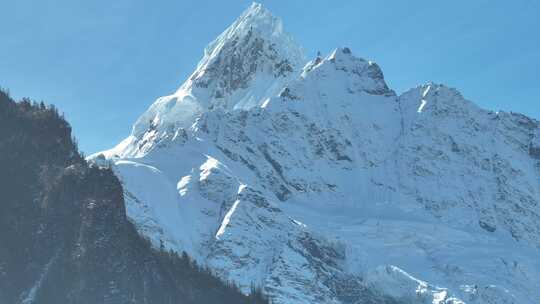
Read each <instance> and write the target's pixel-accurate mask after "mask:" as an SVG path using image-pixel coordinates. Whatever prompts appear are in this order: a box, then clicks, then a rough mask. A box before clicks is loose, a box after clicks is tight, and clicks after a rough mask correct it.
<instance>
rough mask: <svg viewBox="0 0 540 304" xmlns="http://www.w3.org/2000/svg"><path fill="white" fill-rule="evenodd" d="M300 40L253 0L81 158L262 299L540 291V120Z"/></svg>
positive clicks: (155, 221)
mask: <svg viewBox="0 0 540 304" xmlns="http://www.w3.org/2000/svg"><path fill="white" fill-rule="evenodd" d="M246 16H249V17H246ZM239 24H242V26H239ZM277 24H279V26H276V25H277ZM261 29H264V30H261ZM268 29H271V30H268ZM242 39H245V40H243V41H245V42H243V43H238V41H240V40H242ZM270 46H273V47H270ZM298 50H299V48H298V47H297V46H296V45H295V44H294V43H293V42H292V40H291V39H290V38H289V36H287V35H286V34H285V33H284V32H283V31H282V29H281V23H280V22H278V21H276V19H275V17H272V16H271V15H270V13H268V12H267V11H266V10H264V8H262V7H261V6H260V5H257V4H254V5H252V6H251V7H250V8H249V9H248V10H247V11H246V12H245V13H244V14H243V15H242V16H241V17H240V18H239V19H238V20H237V21H236V22H235V23H234V24H233V25H232V26H231V27H230V28H229V29H227V30H226V31H225V32H224V34H222V35H221V36H220V37H219V38H218V39H217V40H216V42H213V43H212V44H211V45H210V46H209V48H208V49H207V51H206V52H205V56H204V58H203V60H202V61H201V63H200V64H199V67H198V69H197V70H196V71H195V72H194V73H193V76H192V77H190V78H189V79H188V80H187V81H186V82H185V83H184V84H183V85H182V86H181V87H180V89H179V90H178V91H177V92H176V93H175V95H174V96H175V97H165V99H166V100H169V98H173V99H174V100H175V101H174V102H169V101H167V102H164V100H165V99H163V98H161V99H158V101H156V103H154V104H153V105H152V106H151V107H150V109H149V110H148V111H147V112H146V113H144V114H143V116H142V118H141V119H139V121H138V122H137V123H136V124H135V126H134V129H133V132H132V134H131V135H130V136H129V137H128V138H127V139H126V140H125V141H124V142H122V143H121V144H119V145H118V146H117V147H115V148H114V149H112V150H109V151H105V152H103V153H101V154H98V155H94V156H92V157H91V159H96V160H97V159H99V160H100V161H101V162H102V163H106V164H110V165H111V166H112V168H113V170H114V171H115V172H116V173H117V175H118V176H119V177H120V179H121V180H122V182H123V184H124V186H125V192H126V198H127V213H128V217H130V219H131V220H132V221H133V222H134V223H135V225H136V227H137V229H138V231H139V232H140V233H141V234H143V235H146V236H148V237H149V238H150V239H151V240H152V242H153V243H154V244H159V243H160V242H163V243H164V244H165V246H166V247H167V248H171V249H173V250H185V251H187V252H188V253H189V254H190V255H192V256H194V257H195V258H196V260H197V261H199V262H200V263H203V264H205V265H207V266H209V267H210V268H211V269H212V270H213V271H214V272H215V273H217V274H218V275H219V276H221V277H222V278H224V279H228V280H232V281H234V282H237V283H238V284H240V286H241V287H242V288H244V289H245V290H247V289H249V286H251V284H257V285H260V286H263V288H264V291H265V293H267V294H268V295H269V296H270V297H272V299H273V300H274V301H275V302H276V303H385V302H387V303H398V302H399V303H479V304H480V303H482V304H487V303H491V304H495V303H534V301H532V300H531V299H536V298H540V294H539V290H540V289H539V288H538V286H540V264H539V261H538V259H537V257H538V256H539V254H540V206H539V200H540V169H539V168H540V163H539V157H538V150H539V147H540V145H539V144H538V138H540V136H539V135H538V134H539V133H538V132H539V130H540V124H539V122H538V121H536V120H534V119H531V118H528V117H526V116H523V115H519V114H514V113H503V112H497V113H495V112H491V111H487V110H483V109H480V108H478V107H477V106H476V105H475V104H473V103H472V102H470V101H468V100H466V99H465V98H464V97H463V96H462V95H461V94H460V93H459V92H458V91H457V90H455V89H452V88H448V87H446V86H444V85H439V84H433V83H429V84H426V85H422V86H419V87H417V88H414V89H411V90H409V91H407V92H405V93H403V94H401V95H399V96H398V95H397V94H396V93H395V92H394V91H392V90H391V89H389V88H388V86H387V85H386V83H385V81H384V76H383V73H382V71H381V69H380V68H379V67H378V66H377V64H375V63H373V62H371V61H367V60H364V59H361V58H358V57H356V56H354V55H353V54H352V52H351V50H349V49H348V48H338V49H336V50H335V51H334V52H332V53H331V54H329V55H328V56H326V57H324V58H322V57H318V58H315V59H314V60H312V61H310V62H308V63H307V64H305V65H304V67H303V68H298V67H299V64H296V62H298V61H299V60H300V59H299V58H301V56H300V55H298ZM274 51H275V52H274ZM237 54H243V55H241V56H238V55H237ZM281 63H283V64H281ZM285 63H287V64H285ZM283 66H286V68H282V67H283ZM261 83H264V86H261ZM261 88H263V89H261ZM268 88H270V89H268ZM186 92H189V94H188V93H186ZM254 92H255V93H254ZM177 96H184V97H177ZM246 96H247V97H246ZM246 98H247V99H246ZM171 100H172V99H171ZM180 100H181V101H180ZM186 100H189V103H188V102H186ZM246 100H249V102H246ZM194 104H195V105H197V106H196V107H195V108H196V109H197V110H196V111H192V109H193V108H194V107H192V106H191V105H194ZM186 113H188V114H189V115H186ZM143 122H151V123H149V124H144V123H143Z"/></svg>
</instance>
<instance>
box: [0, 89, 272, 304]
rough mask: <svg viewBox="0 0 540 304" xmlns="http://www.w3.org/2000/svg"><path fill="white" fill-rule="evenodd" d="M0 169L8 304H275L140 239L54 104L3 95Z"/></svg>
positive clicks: (2, 292)
mask: <svg viewBox="0 0 540 304" xmlns="http://www.w3.org/2000/svg"><path fill="white" fill-rule="evenodd" d="M0 168H2V169H1V170H0V193H1V200H0V244H2V245H1V246H0V303H6V304H7V303H25V304H31V303H36V304H49V303H51V304H52V303H77V304H85V303H88V304H95V303H113V304H121V303H152V304H155V303H171V304H172V303H235V304H237V303H246V304H247V303H267V301H266V300H265V299H264V298H263V297H262V295H261V293H260V292H259V291H258V290H256V289H255V288H254V289H253V293H252V294H251V296H249V297H248V296H245V295H243V294H242V293H240V292H239V290H238V289H237V288H236V287H235V286H234V285H232V284H227V283H224V282H222V281H220V280H219V279H217V278H216V277H214V276H213V275H212V273H211V272H210V271H209V270H208V269H206V268H203V267H200V266H198V265H197V264H196V263H195V262H194V261H193V260H191V259H190V258H189V257H188V256H187V255H186V254H177V253H173V252H172V251H169V252H167V251H165V250H164V248H163V247H162V248H161V250H157V249H154V248H153V247H152V246H151V244H150V242H149V241H147V240H146V239H144V238H142V237H141V236H139V235H138V234H137V231H136V229H135V228H134V226H133V225H132V224H131V222H130V221H128V219H127V217H126V210H125V206H124V198H123V191H122V185H121V184H120V182H119V180H118V179H117V178H116V176H115V175H114V174H113V172H112V171H111V170H110V169H106V168H98V167H97V166H89V165H88V164H87V163H86V161H85V160H84V157H83V156H82V155H81V154H80V153H79V151H78V149H77V143H76V141H75V140H74V139H73V137H72V135H71V128H70V125H69V124H68V123H67V122H66V121H65V120H64V118H63V117H62V115H59V113H58V111H57V109H56V108H54V107H53V106H45V105H44V104H43V103H34V102H31V101H30V100H27V99H24V100H22V101H20V102H14V101H13V100H12V99H11V98H10V96H9V95H8V94H7V93H6V92H3V91H1V92H0Z"/></svg>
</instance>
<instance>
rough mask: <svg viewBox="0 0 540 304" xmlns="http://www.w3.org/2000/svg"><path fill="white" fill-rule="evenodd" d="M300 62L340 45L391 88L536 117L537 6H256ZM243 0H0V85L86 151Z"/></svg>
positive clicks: (481, 2) (176, 71) (114, 137)
mask: <svg viewBox="0 0 540 304" xmlns="http://www.w3.org/2000/svg"><path fill="white" fill-rule="evenodd" d="M260 2H262V3H263V4H264V5H265V6H266V7H267V8H269V9H270V10H271V11H272V12H273V13H274V14H275V15H277V16H280V17H281V18H282V19H283V22H284V25H285V28H286V30H287V31H288V32H290V33H291V34H292V35H293V36H294V37H295V38H296V40H297V41H298V42H299V43H300V44H301V45H303V47H304V48H305V50H306V55H307V56H308V58H309V57H312V56H313V55H314V54H316V52H317V50H320V51H321V52H323V53H327V52H329V51H330V50H332V49H333V48H335V47H337V46H349V47H351V49H352V51H353V53H354V54H356V55H358V56H361V57H364V58H367V59H371V60H374V61H376V62H377V63H379V65H380V66H381V67H382V69H383V72H384V74H385V77H386V79H387V82H388V83H389V85H390V86H391V87H392V88H393V89H394V90H396V91H397V92H398V93H400V92H402V91H404V90H406V89H407V88H410V87H413V86H415V85H417V84H420V83H424V82H427V81H434V82H437V83H444V84H447V85H449V86H453V87H456V88H458V89H460V90H461V92H462V93H463V94H464V95H465V97H467V98H468V99H470V100H473V101H475V102H476V103H477V104H479V105H481V106H483V107H485V108H489V109H493V110H507V111H515V112H522V113H525V114H527V115H529V116H532V117H535V118H537V119H539V118H540V98H539V95H540V1H536V0H522V1H521V0H516V1H487V0H475V1H470V0H468V1H465V0H463V1H413V0H411V1H397V0H396V1H381V0H373V1H367V0H363V1H360V0H355V1H352V0H351V1H307V0H306V1H278V0H274V1H260ZM250 3H251V1H243V0H234V1H233V0H227V1H207V0H197V1H179V0H160V1H150V0H148V1H142V0H139V1H135V0H132V1H128V0H114V1H111V0H92V1H89V0H84V1H83V0H55V1H52V0H32V1H30V0H1V3H0V10H1V11H2V14H1V15H2V17H1V18H0V37H1V38H0V39H1V41H2V43H1V45H0V86H1V87H4V88H8V89H9V90H10V92H11V94H12V95H13V96H14V97H16V98H20V97H23V96H28V97H31V98H33V99H37V100H44V101H46V102H48V103H54V104H56V105H57V106H58V107H59V108H60V109H61V110H62V111H64V112H65V114H66V116H67V118H68V120H69V121H70V122H71V124H72V125H73V127H74V131H75V135H76V136H77V137H78V138H79V142H80V146H81V148H82V149H83V150H84V151H85V152H86V153H92V152H96V151H99V150H102V149H106V148H109V147H112V146H113V145H114V144H116V143H117V142H119V141H120V140H121V139H122V138H124V137H126V136H127V135H128V134H129V131H130V129H131V125H132V123H133V122H134V121H135V120H136V118H137V117H138V116H139V115H140V114H141V113H142V112H143V111H144V110H145V109H146V108H147V107H148V106H149V105H150V104H151V103H152V102H153V101H154V99H155V98H156V97H158V96H161V95H166V94H170V93H172V92H173V91H175V89H176V88H177V87H178V86H179V85H180V84H181V83H182V82H183V80H184V79H185V78H186V77H187V76H188V75H189V74H190V73H191V72H192V71H193V69H194V67H195V66H196V64H197V62H198V61H199V59H200V58H201V56H202V52H203V48H204V47H205V46H206V44H207V43H208V42H210V41H211V40H212V39H214V38H215V37H216V36H217V35H218V34H219V33H221V31H223V30H224V29H225V28H226V27H227V26H228V25H229V24H230V23H231V22H232V21H233V20H234V19H235V18H236V17H237V16H238V15H239V14H240V13H241V12H242V11H243V10H244V9H245V8H246V7H247V6H248V5H249V4H250Z"/></svg>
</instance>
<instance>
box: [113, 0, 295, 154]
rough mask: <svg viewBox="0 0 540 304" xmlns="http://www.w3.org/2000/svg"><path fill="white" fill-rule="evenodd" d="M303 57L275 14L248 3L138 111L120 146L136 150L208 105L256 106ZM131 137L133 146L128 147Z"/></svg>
mask: <svg viewBox="0 0 540 304" xmlns="http://www.w3.org/2000/svg"><path fill="white" fill-rule="evenodd" d="M304 62H305V59H304V55H303V51H302V49H301V48H300V47H299V46H298V45H297V44H296V43H295V42H294V40H293V39H292V37H291V36H290V35H289V34H287V33H286V32H284V30H283V25H282V22H281V20H280V19H279V18H276V17H274V16H273V15H272V14H271V13H270V12H269V11H268V10H266V9H265V8H264V7H263V6H262V5H261V4H258V3H253V4H252V5H251V6H250V7H249V8H248V9H247V10H246V11H244V13H242V15H241V16H240V17H239V18H238V19H237V20H236V21H234V22H233V23H232V25H231V26H229V27H228V28H227V29H226V30H225V31H224V32H223V33H222V34H221V35H219V36H218V38H216V39H215V40H214V41H213V42H211V43H210V44H209V45H208V47H207V48H206V49H205V51H204V56H203V58H202V59H201V61H200V62H199V64H198V66H197V69H196V70H195V71H194V72H193V74H192V75H191V76H190V77H189V78H188V79H187V80H186V81H185V82H184V83H183V84H182V85H181V86H180V88H179V89H178V90H177V91H176V92H175V93H174V94H173V95H169V96H164V97H161V98H159V99H158V100H156V102H154V104H152V105H151V106H150V108H149V109H148V110H147V111H146V112H145V113H144V114H143V115H141V117H140V118H139V119H138V121H137V122H136V123H135V125H134V126H133V130H132V134H131V135H132V137H131V138H130V139H129V140H128V141H127V142H124V145H122V146H123V148H122V149H123V150H125V148H127V149H128V150H132V151H135V150H139V151H140V147H142V146H144V145H145V144H146V143H147V142H149V141H150V142H151V141H154V140H155V138H156V137H163V136H166V134H165V135H164V134H163V132H168V133H169V134H170V133H174V132H176V130H177V129H178V128H184V129H185V128H189V127H190V126H191V125H192V124H193V123H194V122H195V121H196V119H197V118H198V117H199V116H200V115H201V114H202V113H204V112H205V111H208V110H211V109H214V108H222V109H224V110H226V111H230V110H234V109H249V108H252V107H254V106H258V105H260V104H261V103H262V102H263V101H264V98H265V97H267V96H273V95H275V94H277V93H278V92H279V90H280V89H281V88H282V86H283V84H284V83H286V82H287V81H288V80H290V79H291V78H293V77H295V76H296V75H298V74H299V73H300V70H301V67H302V65H303V63H304ZM158 133H159V134H158ZM134 142H137V145H138V146H139V147H133V143H134ZM125 143H128V144H125ZM122 154H124V153H122Z"/></svg>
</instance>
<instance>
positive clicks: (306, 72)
mask: <svg viewBox="0 0 540 304" xmlns="http://www.w3.org/2000/svg"><path fill="white" fill-rule="evenodd" d="M310 74H315V75H314V76H310ZM336 74H337V75H336ZM302 77H303V78H309V77H315V78H326V77H332V78H334V79H336V80H337V81H338V82H340V83H349V84H350V91H351V93H353V92H357V91H363V92H366V93H368V94H372V95H387V96H394V95H395V93H394V91H392V90H390V89H389V88H388V86H387V85H386V82H385V80H384V75H383V72H382V70H381V69H380V67H379V66H378V65H377V64H376V63H375V62H372V61H368V60H365V59H363V58H360V57H356V56H355V55H353V53H352V52H351V50H350V49H349V48H347V47H344V48H336V49H335V50H334V51H333V52H331V53H330V55H328V56H327V57H325V58H324V59H323V58H321V57H319V56H318V57H317V58H316V59H315V60H312V61H310V62H309V63H308V64H307V65H306V66H305V67H304V69H303V71H302ZM336 77H337V78H336ZM343 79H347V81H345V82H344V81H343Z"/></svg>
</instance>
